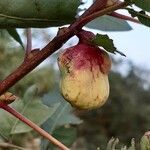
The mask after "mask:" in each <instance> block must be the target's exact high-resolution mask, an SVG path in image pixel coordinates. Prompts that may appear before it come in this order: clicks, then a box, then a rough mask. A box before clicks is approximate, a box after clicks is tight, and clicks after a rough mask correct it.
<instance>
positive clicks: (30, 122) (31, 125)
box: [0, 102, 69, 150]
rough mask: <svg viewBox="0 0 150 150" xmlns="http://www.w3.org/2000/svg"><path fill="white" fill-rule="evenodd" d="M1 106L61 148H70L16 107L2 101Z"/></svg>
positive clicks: (66, 149)
mask: <svg viewBox="0 0 150 150" xmlns="http://www.w3.org/2000/svg"><path fill="white" fill-rule="evenodd" d="M0 108H2V109H4V110H5V111H7V112H9V113H10V114H12V115H13V116H15V117H16V118H18V119H19V120H20V121H22V122H24V123H25V124H27V125H28V126H30V127H31V128H32V129H34V130H35V131H37V132H38V133H39V134H40V135H42V136H43V137H45V138H46V139H48V140H49V141H50V142H52V143H53V144H55V145H56V146H58V147H59V148H60V149H61V150H69V148H67V147H66V146H65V145H64V144H62V143H61V142H59V141H58V140H57V139H55V138H54V137H53V136H51V135H50V134H48V133H47V132H46V131H44V130H43V129H42V128H40V127H39V126H37V125H36V124H35V123H33V122H32V121H30V120H29V119H27V118H26V117H24V116H23V115H22V114H20V113H18V112H17V111H16V110H15V109H13V108H11V107H10V106H8V105H6V104H5V103H2V102H0Z"/></svg>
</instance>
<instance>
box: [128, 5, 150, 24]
mask: <svg viewBox="0 0 150 150" xmlns="http://www.w3.org/2000/svg"><path fill="white" fill-rule="evenodd" d="M127 10H128V12H129V13H130V14H131V15H132V17H138V19H139V21H140V22H141V23H142V24H144V25H146V26H148V27H150V16H148V15H147V14H146V13H145V12H144V11H140V12H137V11H135V10H133V9H130V8H127Z"/></svg>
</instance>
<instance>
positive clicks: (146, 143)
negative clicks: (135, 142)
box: [140, 135, 150, 150]
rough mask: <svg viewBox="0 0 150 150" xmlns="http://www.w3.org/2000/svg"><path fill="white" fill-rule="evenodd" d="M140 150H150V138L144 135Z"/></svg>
mask: <svg viewBox="0 0 150 150" xmlns="http://www.w3.org/2000/svg"><path fill="white" fill-rule="evenodd" d="M140 148H141V150H149V149H150V138H149V137H148V136H146V135H144V136H143V137H142V138H141V142H140Z"/></svg>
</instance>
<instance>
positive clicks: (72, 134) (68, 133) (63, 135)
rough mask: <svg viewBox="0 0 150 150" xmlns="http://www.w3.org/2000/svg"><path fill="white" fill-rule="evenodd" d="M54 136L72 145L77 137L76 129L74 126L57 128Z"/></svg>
mask: <svg viewBox="0 0 150 150" xmlns="http://www.w3.org/2000/svg"><path fill="white" fill-rule="evenodd" d="M53 136H54V137H56V138H57V139H58V140H59V141H61V142H62V143H64V144H65V145H67V146H71V145H72V144H73V142H74V141H75V138H76V136H77V135H76V129H75V128H73V127H69V126H68V127H59V128H57V129H56V130H55V131H54V133H53Z"/></svg>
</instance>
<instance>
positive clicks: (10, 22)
mask: <svg viewBox="0 0 150 150" xmlns="http://www.w3.org/2000/svg"><path fill="white" fill-rule="evenodd" d="M60 3H61V5H60ZM134 3H135V5H136V6H139V7H140V8H142V9H144V11H145V12H144V11H142V12H141V11H140V12H138V11H136V10H134V9H133V8H130V9H128V11H129V13H130V14H131V15H132V16H134V17H136V16H137V17H138V19H139V21H141V22H142V23H143V24H144V25H147V26H150V19H149V16H148V15H147V12H149V11H150V1H149V0H144V1H143V3H141V2H140V0H134ZM8 4H9V5H8ZM79 4H80V2H79V1H78V0H69V1H68V0H63V1H62V0H57V1H56V0H50V1H48V0H43V1H42V2H41V1H32V0H30V1H22V2H21V3H20V1H18V0H13V1H12V0H11V1H10V0H7V1H0V28H6V30H2V29H1V30H0V64H1V67H0V80H2V79H4V78H5V77H6V76H7V75H8V74H9V73H10V72H11V71H12V70H14V69H15V68H16V67H17V66H18V64H20V63H21V62H22V60H23V57H24V51H22V48H21V47H16V45H14V43H13V42H14V41H13V40H12V39H11V38H10V36H9V34H10V35H11V36H12V37H13V38H14V39H15V40H16V41H18V42H19V43H20V44H21V46H22V47H23V44H22V43H23V42H22V41H21V38H20V36H19V34H18V33H17V30H16V29H15V28H16V27H49V26H51V27H52V26H60V25H65V24H68V23H71V22H72V21H73V20H74V18H75V15H76V12H77V9H78V6H79ZM68 6H69V7H68ZM8 27H9V28H8ZM10 27H11V28H10ZM87 27H89V28H94V29H99V30H103V31H129V30H131V29H132V28H131V26H130V25H129V24H128V23H127V22H126V21H123V20H122V21H121V20H120V19H116V18H113V17H110V16H102V17H100V18H97V19H95V20H93V21H92V22H90V23H89V24H88V25H87ZM8 33H9V34H8ZM43 36H44V35H43ZM35 38H37V37H35ZM48 38H50V37H48ZM56 55H57V54H55V55H53V56H51V57H50V59H51V60H53V62H52V63H51V64H47V65H46V66H44V67H38V68H36V69H35V70H33V71H32V72H31V73H30V74H29V75H27V76H26V77H25V78H24V79H23V80H21V81H20V82H18V83H17V84H16V85H15V86H14V87H13V88H11V92H13V93H15V94H16V95H17V96H18V97H19V98H18V100H17V101H15V102H14V103H13V104H12V107H14V108H15V109H17V110H18V111H19V112H20V113H22V114H23V115H25V116H26V117H27V118H29V119H31V120H32V121H33V122H35V123H36V124H38V125H39V126H41V127H42V128H43V129H44V130H46V131H47V132H49V133H51V134H53V135H54V136H55V137H56V138H58V139H59V140H61V141H62V142H63V143H64V144H66V145H67V146H68V147H70V148H71V149H72V150H73V149H78V150H80V149H81V150H94V149H97V148H102V149H106V145H107V142H108V141H109V139H110V138H111V137H118V138H119V139H120V143H119V144H118V145H117V148H119V149H121V147H122V146H124V145H125V144H126V145H128V146H129V145H130V141H131V139H132V138H133V137H134V138H135V143H136V149H139V140H140V138H141V136H142V135H143V133H144V132H145V131H147V130H149V124H150V119H149V115H150V109H149V104H150V101H149V97H150V84H149V82H148V81H147V80H144V78H145V77H146V76H148V75H149V71H147V70H144V69H143V68H138V67H137V66H134V64H132V63H130V62H129V63H128V66H129V68H130V69H129V71H128V73H127V75H126V76H123V75H122V74H121V72H119V71H118V68H119V67H120V66H121V65H122V63H121V62H120V61H116V60H115V59H114V60H113V64H114V67H113V68H115V69H113V70H112V72H111V73H110V76H109V79H110V85H111V93H110V97H109V100H108V102H107V103H106V104H105V106H103V107H102V108H100V109H96V110H92V111H80V110H76V109H73V108H72V107H71V106H70V104H68V103H67V102H66V101H65V100H64V99H63V98H62V96H61V95H60V93H59V89H58V84H59V83H58V81H59V72H58V70H57V69H56V68H55V62H54V60H55V61H56ZM54 58H55V59H54ZM123 63H124V62H123ZM0 118H1V119H0V148H1V147H2V143H4V142H8V143H13V144H15V145H19V146H21V147H24V148H30V149H36V150H38V149H42V150H48V149H52V150H55V149H56V148H55V147H54V146H53V145H51V144H50V143H49V142H48V141H47V140H45V139H43V138H42V137H40V136H39V135H37V134H36V133H35V132H34V131H32V130H31V128H29V127H27V126H26V125H24V124H23V123H21V122H20V121H18V120H17V119H15V118H14V117H12V116H11V115H9V114H7V113H6V112H4V111H3V110H0ZM115 141H116V140H114V139H111V140H110V141H109V143H108V145H107V149H108V150H109V149H111V148H112V147H113V146H112V145H114V144H113V143H114V142H115ZM132 141H133V140H132ZM116 143H117V142H116ZM131 145H132V148H135V145H134V142H132V144H131ZM110 147H111V148H110ZM1 149H5V148H1ZM6 149H8V150H9V148H8V147H7V148H6ZM10 149H13V148H10Z"/></svg>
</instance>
